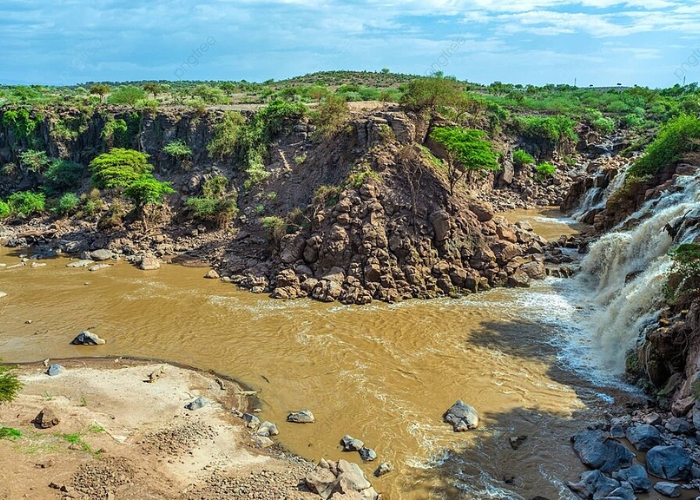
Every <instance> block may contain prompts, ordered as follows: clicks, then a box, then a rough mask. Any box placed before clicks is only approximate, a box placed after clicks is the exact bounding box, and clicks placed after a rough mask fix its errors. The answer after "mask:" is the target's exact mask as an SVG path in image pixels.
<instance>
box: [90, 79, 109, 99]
mask: <svg viewBox="0 0 700 500" xmlns="http://www.w3.org/2000/svg"><path fill="white" fill-rule="evenodd" d="M90 93H91V94H93V95H99V96H100V101H101V102H104V100H105V96H106V95H107V94H109V85H107V84H104V83H98V84H96V85H93V86H92V87H90Z"/></svg>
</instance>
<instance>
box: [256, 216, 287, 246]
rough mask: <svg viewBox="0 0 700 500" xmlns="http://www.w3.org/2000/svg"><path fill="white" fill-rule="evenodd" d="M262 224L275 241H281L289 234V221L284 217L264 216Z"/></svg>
mask: <svg viewBox="0 0 700 500" xmlns="http://www.w3.org/2000/svg"><path fill="white" fill-rule="evenodd" d="M262 225H263V228H264V229H265V232H266V233H267V236H268V238H269V240H270V241H271V242H273V243H279V242H280V240H281V239H282V238H283V237H284V235H285V234H287V222H286V221H285V220H284V219H283V218H282V217H276V216H271V217H264V218H263V220H262Z"/></svg>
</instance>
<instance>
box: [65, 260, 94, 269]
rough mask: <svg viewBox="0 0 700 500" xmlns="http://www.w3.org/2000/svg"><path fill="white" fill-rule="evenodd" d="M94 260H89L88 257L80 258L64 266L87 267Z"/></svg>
mask: <svg viewBox="0 0 700 500" xmlns="http://www.w3.org/2000/svg"><path fill="white" fill-rule="evenodd" d="M94 263H95V261H93V260H89V259H80V260H76V261H75V262H71V263H70V264H66V267H73V268H75V267H88V266H90V265H92V264H94Z"/></svg>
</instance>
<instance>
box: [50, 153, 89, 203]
mask: <svg viewBox="0 0 700 500" xmlns="http://www.w3.org/2000/svg"><path fill="white" fill-rule="evenodd" d="M83 177H85V167H84V166H83V165H81V164H79V163H75V162H72V161H70V160H53V161H52V162H51V164H50V165H49V167H48V168H47V169H46V172H44V186H43V187H44V190H45V191H46V192H47V194H49V195H57V194H60V193H64V192H66V191H69V190H71V189H77V188H78V187H80V184H81V183H82V180H83Z"/></svg>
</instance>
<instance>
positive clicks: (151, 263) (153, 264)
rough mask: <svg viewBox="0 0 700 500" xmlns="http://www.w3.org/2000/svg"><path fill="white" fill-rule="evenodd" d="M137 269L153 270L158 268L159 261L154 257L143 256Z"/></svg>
mask: <svg viewBox="0 0 700 500" xmlns="http://www.w3.org/2000/svg"><path fill="white" fill-rule="evenodd" d="M139 269H141V270H142V271H155V270H157V269H160V261H159V260H158V259H156V258H155V257H143V258H142V259H141V264H139Z"/></svg>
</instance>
